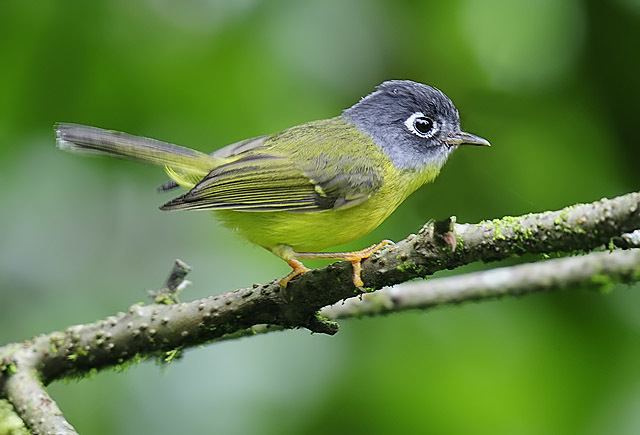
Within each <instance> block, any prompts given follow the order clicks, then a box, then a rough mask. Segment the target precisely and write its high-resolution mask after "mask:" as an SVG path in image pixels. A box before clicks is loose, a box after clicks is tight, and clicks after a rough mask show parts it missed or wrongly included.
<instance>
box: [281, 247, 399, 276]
mask: <svg viewBox="0 0 640 435" xmlns="http://www.w3.org/2000/svg"><path fill="white" fill-rule="evenodd" d="M393 244H394V243H393V242H392V241H391V240H383V241H382V242H380V243H377V244H375V245H371V246H369V247H368V248H365V249H362V250H360V251H354V252H296V253H294V255H295V257H296V258H309V259H322V258H326V259H335V260H344V261H348V262H350V263H351V267H352V268H353V272H352V275H351V279H352V280H353V285H354V286H356V287H357V288H362V287H364V282H363V281H362V276H361V275H362V260H366V259H367V258H369V257H371V256H372V255H373V254H375V253H376V252H378V251H379V250H381V249H382V248H384V247H386V246H389V245H393ZM294 261H296V260H294ZM287 262H288V263H289V265H290V266H291V267H292V268H293V269H294V270H293V272H291V273H290V274H289V276H291V275H293V276H291V278H294V277H296V276H298V275H301V274H302V273H304V272H306V271H308V269H307V268H306V267H304V266H302V263H300V262H299V261H296V262H297V263H298V264H300V265H301V266H302V267H303V268H304V269H305V270H304V271H303V272H301V273H296V267H295V266H294V265H293V264H292V263H291V261H290V260H287ZM289 276H287V277H285V278H284V279H287V278H289ZM291 278H289V280H290V279H291ZM289 280H287V282H289Z"/></svg>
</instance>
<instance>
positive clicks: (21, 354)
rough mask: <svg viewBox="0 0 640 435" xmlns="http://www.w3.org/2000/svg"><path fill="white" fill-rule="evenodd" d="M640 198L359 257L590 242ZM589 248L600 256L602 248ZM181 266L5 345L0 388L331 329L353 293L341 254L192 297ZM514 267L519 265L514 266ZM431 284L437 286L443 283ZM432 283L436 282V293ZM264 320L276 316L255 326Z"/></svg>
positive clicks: (630, 223) (0, 353) (445, 224)
mask: <svg viewBox="0 0 640 435" xmlns="http://www.w3.org/2000/svg"><path fill="white" fill-rule="evenodd" d="M639 208H640V193H630V194H627V195H623V196H620V197H617V198H614V199H610V200H607V199H603V200H600V201H597V202H594V203H591V204H579V205H575V206H571V207H567V208H565V209H562V210H558V211H554V212H544V213H535V214H528V215H524V216H520V217H504V218H502V219H494V220H491V221H483V222H480V223H478V224H456V223H455V219H454V218H450V219H448V220H445V221H442V222H430V223H427V224H426V225H425V226H424V227H423V228H422V229H421V230H420V232H419V233H418V234H412V235H410V236H409V237H407V238H406V239H404V240H402V241H401V242H399V243H398V244H397V245H395V246H391V247H388V248H387V249H385V250H384V251H382V252H380V253H379V254H376V255H374V256H373V257H372V258H371V259H369V260H367V261H365V262H363V270H362V277H363V279H364V282H365V283H366V285H367V286H368V290H370V291H371V290H377V289H380V288H382V287H386V286H390V285H394V284H397V283H400V282H404V281H407V280H410V279H413V278H417V277H425V276H427V275H430V274H432V273H434V272H436V271H438V270H443V269H452V268H455V267H458V266H460V265H464V264H468V263H471V262H474V261H493V260H499V259H503V258H507V257H510V256H514V255H521V254H524V253H533V254H536V253H537V254H542V253H555V252H575V251H589V250H593V249H596V248H599V247H602V246H603V245H608V244H610V243H611V242H612V239H613V238H621V237H622V236H623V235H624V234H626V233H629V232H632V231H634V230H636V229H638V228H640V212H639ZM627 255H628V257H627ZM636 257H637V255H636V252H635V251H632V252H631V253H625V256H623V257H620V258H618V256H614V257H610V258H615V259H617V260H620V261H622V260H623V259H625V260H629V259H630V258H633V259H636ZM595 258H597V261H604V258H605V257H604V256H603V257H595ZM576 261H578V260H576ZM583 261H584V260H583ZM594 261H596V260H594ZM549 263H551V262H549ZM551 264H552V265H553V263H551ZM624 264H626V265H627V266H628V264H627V263H624ZM540 267H542V266H540ZM549 267H551V266H549ZM569 269H571V268H569ZM571 270H573V269H571ZM593 270H595V269H593ZM186 271H187V268H186V267H183V266H182V265H181V264H177V266H176V267H175V268H174V270H173V272H172V275H171V276H172V277H173V278H175V279H171V278H170V279H169V281H168V283H167V285H166V287H167V292H165V295H168V296H170V297H169V300H167V299H166V298H162V299H163V300H162V302H164V303H161V304H159V303H156V304H152V305H146V306H144V305H134V306H132V307H131V308H130V309H129V310H128V312H126V313H118V314H116V315H113V316H110V317H108V318H106V319H104V320H101V321H98V322H95V323H92V324H86V325H77V326H72V327H69V328H67V329H66V330H64V331H60V332H53V333H50V334H46V335H41V336H38V337H35V338H33V339H31V340H28V341H26V342H24V343H21V344H19V345H7V346H4V347H1V348H0V361H3V362H4V363H3V366H4V367H12V368H13V369H12V370H3V371H2V372H0V395H2V394H4V395H7V396H10V397H9V398H10V400H12V402H14V400H15V401H17V402H18V403H22V402H21V400H22V401H24V400H26V399H25V396H23V395H21V394H19V388H18V387H17V386H15V385H14V384H16V383H19V384H21V385H22V384H24V385H26V386H27V387H28V389H30V391H31V392H32V393H33V397H40V398H43V397H44V398H45V399H46V400H50V398H48V396H46V393H44V391H43V390H42V391H39V390H37V388H36V386H37V387H39V386H40V383H39V379H41V380H42V382H43V383H44V384H46V383H48V382H51V381H52V380H54V379H59V378H61V377H64V376H70V375H78V374H82V373H86V372H87V371H89V370H92V369H100V368H104V367H108V366H113V365H117V364H122V363H125V362H127V361H129V360H132V359H135V358H139V357H150V356H157V355H162V354H163V353H164V352H171V353H173V352H175V351H176V350H181V349H184V348H187V347H191V346H195V345H199V344H202V343H205V342H208V341H211V340H217V339H222V338H229V337H237V336H242V335H246V334H247V333H256V332H261V331H263V330H264V329H265V328H266V329H267V330H273V329H280V328H295V327H306V328H308V329H310V330H311V331H314V332H322V333H328V334H333V333H335V332H336V331H337V324H336V323H335V322H332V321H330V320H328V319H326V318H325V317H324V316H322V315H319V314H318V310H320V309H321V308H322V307H325V306H328V305H332V304H335V303H336V302H338V301H340V300H344V299H348V298H351V297H353V296H354V295H356V294H357V292H356V290H355V289H354V288H353V285H352V282H351V265H350V264H348V263H338V264H334V265H331V266H328V267H326V268H323V269H319V270H314V271H311V272H309V273H307V274H306V275H304V276H302V277H301V278H300V279H297V280H295V281H293V282H291V283H290V284H289V286H288V287H287V288H286V289H284V290H283V289H281V288H280V286H279V285H278V284H277V282H275V281H274V282H272V283H269V284H264V285H256V286H253V287H251V288H245V289H240V290H236V291H232V292H228V293H225V294H222V295H218V296H212V297H208V298H204V299H199V300H195V301H192V302H188V303H173V302H175V300H174V299H175V298H174V296H175V290H176V289H178V288H179V287H180V285H181V283H183V281H184V276H185V275H186ZM494 272H495V273H500V272H496V271H494ZM525 272H526V270H525ZM525 272H522V273H523V274H526V273H525ZM618 272H619V274H618V275H616V273H618ZM618 272H616V273H613V272H612V271H611V270H608V269H603V270H602V271H601V273H602V274H604V275H605V276H610V277H611V278H613V279H623V278H624V279H632V278H631V277H633V279H637V274H633V273H631V272H630V271H628V270H627V271H626V272H622V271H618ZM514 273H520V272H518V269H516V272H514ZM594 273H595V272H594ZM494 278H495V276H494ZM565 278H567V276H565ZM568 278H570V277H568ZM574 278H575V277H574ZM451 279H453V278H451ZM460 279H461V280H465V279H466V278H465V277H460ZM439 281H440V284H437V283H438V281H435V280H434V281H433V283H432V284H431V285H432V288H431V290H429V291H430V292H431V293H430V294H431V296H429V297H425V296H424V295H422V293H420V294H421V296H420V298H418V297H417V296H415V297H413V298H410V299H408V300H404V301H403V300H400V299H397V298H396V299H395V302H394V299H393V297H391V296H393V295H391V296H390V299H389V301H390V302H391V303H392V304H397V306H396V308H397V309H405V308H413V307H418V306H422V305H424V306H425V307H426V306H433V305H434V304H440V302H439V301H440V300H439V299H438V298H439V297H441V296H442V294H443V293H444V292H445V291H447V287H446V286H447V285H450V283H449V284H447V283H446V282H445V284H442V281H444V280H439ZM175 283H177V284H175ZM174 284H175V285H174ZM459 284H460V283H459ZM437 286H441V287H440V288H439V290H438V287H437ZM442 286H444V287H442ZM530 286H531V287H530V288H532V289H533V288H534V287H535V286H534V285H533V284H530ZM434 288H435V289H436V290H438V291H437V292H436V293H435V295H436V297H435V299H434V293H433V292H434ZM492 291H494V292H497V291H498V290H496V289H493V290H491V289H488V288H487V287H486V286H485V288H477V289H476V290H475V293H474V292H469V290H467V293H465V292H464V291H463V292H458V294H457V296H456V295H455V292H454V295H453V296H451V298H450V299H446V298H444V299H442V301H445V302H443V303H451V302H460V301H462V300H466V299H467V298H470V299H476V298H479V297H480V295H481V294H491V292H492ZM520 291H521V290H520ZM531 291H533V290H531ZM391 292H393V291H391ZM414 293H415V292H414ZM382 294H383V295H384V294H385V293H382ZM438 295H439V296H438ZM492 296H495V294H493V295H492ZM375 297H376V296H366V297H365V298H363V302H362V303H358V302H354V303H352V302H349V303H348V304H346V305H345V307H346V308H343V309H344V310H347V309H349V308H350V307H351V308H350V309H354V307H359V310H361V312H362V313H363V314H364V313H365V311H366V309H367V308H364V307H366V306H369V307H370V306H371V305H372V304H371V302H372V299H371V298H375ZM430 298H431V299H430ZM447 300H448V302H447ZM412 301H413V302H412ZM415 301H418V302H415ZM352 304H355V305H352ZM358 304H359V305H358ZM367 304H369V305H367ZM421 304H422V305H421ZM414 305H415V306H414ZM392 308H393V307H392ZM333 309H334V310H335V308H333ZM368 309H370V308H368ZM329 310H331V309H329V308H327V309H326V310H325V311H324V313H325V314H327V313H329V314H330V313H331V311H329ZM333 315H334V316H337V317H340V316H341V315H340V314H336V313H335V311H334V314H333ZM345 315H346V314H345ZM261 324H267V325H272V326H269V327H264V326H256V325H261ZM36 375H37V377H36ZM12 385H13V386H12ZM10 392H11V393H10ZM42 393H44V394H45V396H43V395H42ZM15 403H16V402H14V405H15ZM29 403H31V402H29ZM51 403H53V402H51ZM53 405H54V406H55V404H53ZM16 409H17V410H18V412H19V413H20V415H21V416H22V417H23V419H25V421H26V422H27V423H28V424H29V426H30V427H31V428H32V429H34V428H37V426H36V425H37V423H38V420H37V419H38V418H43V417H36V419H35V420H34V418H33V416H32V415H31V413H30V412H29V409H30V408H29V407H28V406H27V407H25V406H20V405H18V406H16ZM48 415H49V416H50V418H51V421H50V422H48V423H47V424H61V425H62V424H63V423H62V422H61V421H60V420H59V419H58V417H61V415H59V410H58V409H57V407H51V409H50V410H49V413H48ZM54 420H55V421H54ZM70 430H73V429H72V428H71V429H70ZM68 433H73V432H68Z"/></svg>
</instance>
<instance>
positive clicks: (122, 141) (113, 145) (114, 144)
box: [55, 123, 221, 176]
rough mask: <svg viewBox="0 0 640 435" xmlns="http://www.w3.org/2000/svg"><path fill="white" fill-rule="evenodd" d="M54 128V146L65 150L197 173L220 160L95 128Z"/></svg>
mask: <svg viewBox="0 0 640 435" xmlns="http://www.w3.org/2000/svg"><path fill="white" fill-rule="evenodd" d="M55 131H56V143H57V146H58V148H60V149H62V150H65V151H71V152H79V153H88V154H108V155H114V156H120V157H127V158H131V159H135V160H140V161H144V162H149V163H154V164H156V165H160V166H165V167H167V168H171V169H173V171H174V172H186V173H190V174H194V175H201V176H204V175H206V174H207V173H209V171H211V169H213V168H214V167H216V166H218V165H219V164H220V163H221V162H220V159H219V158H216V157H213V156H210V155H208V154H205V153H201V152H199V151H196V150H192V149H189V148H185V147H181V146H178V145H173V144H170V143H167V142H162V141H159V140H155V139H149V138H146V137H140V136H132V135H130V134H127V133H120V132H117V131H110V130H103V129H101V128H97V127H89V126H85V125H79V124H69V123H60V124H56V126H55Z"/></svg>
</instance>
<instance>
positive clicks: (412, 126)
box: [404, 112, 440, 138]
mask: <svg viewBox="0 0 640 435" xmlns="http://www.w3.org/2000/svg"><path fill="white" fill-rule="evenodd" d="M404 125H405V126H406V127H407V129H409V131H410V132H411V133H413V134H415V135H416V136H420V137H424V138H429V137H432V136H433V135H434V134H436V133H437V132H438V130H439V129H440V128H439V127H438V124H436V123H435V122H434V121H433V120H432V119H431V118H429V117H428V116H425V115H424V113H422V112H416V113H414V114H412V115H411V116H410V117H408V118H407V120H406V121H405V122H404Z"/></svg>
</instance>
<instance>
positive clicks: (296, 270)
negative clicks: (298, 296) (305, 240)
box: [280, 258, 311, 288]
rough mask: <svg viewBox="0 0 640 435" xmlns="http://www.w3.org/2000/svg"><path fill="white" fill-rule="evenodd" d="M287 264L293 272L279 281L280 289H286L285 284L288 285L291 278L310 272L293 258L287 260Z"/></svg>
mask: <svg viewBox="0 0 640 435" xmlns="http://www.w3.org/2000/svg"><path fill="white" fill-rule="evenodd" d="M287 264H288V265H289V266H291V269H293V270H292V271H291V272H290V273H289V275H287V276H285V277H284V278H282V279H280V287H282V288H286V287H287V284H289V281H291V280H292V279H293V278H296V277H298V276H300V275H304V274H305V273H307V272H309V270H311V269H309V268H308V267H306V266H305V265H304V264H302V263H301V262H300V261H298V260H296V259H295V258H291V259H289V260H287Z"/></svg>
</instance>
